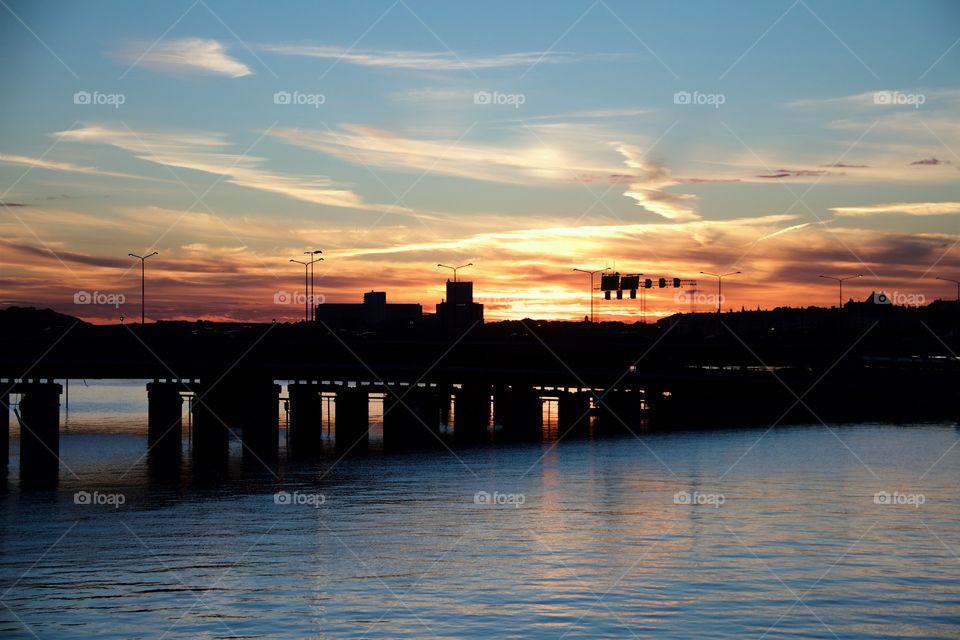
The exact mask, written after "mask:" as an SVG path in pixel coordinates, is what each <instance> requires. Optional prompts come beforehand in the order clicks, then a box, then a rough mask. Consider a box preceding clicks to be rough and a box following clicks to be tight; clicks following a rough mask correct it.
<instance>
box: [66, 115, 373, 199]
mask: <svg viewBox="0 0 960 640" xmlns="http://www.w3.org/2000/svg"><path fill="white" fill-rule="evenodd" d="M53 135H55V136H57V137H59V138H60V139H62V140H66V141H70V142H86V143H95V144H107V145H111V146H114V147H117V148H119V149H123V150H125V151H129V152H130V153H132V154H134V155H135V156H136V157H137V158H139V159H141V160H146V161H148V162H154V163H157V164H160V165H164V166H167V167H178V168H183V169H191V170H193V171H203V172H205V173H211V174H215V175H222V176H226V177H227V182H229V183H230V184H234V185H237V186H241V187H247V188H250V189H258V190H260V191H268V192H271V193H278V194H281V195H284V196H287V197H289V198H293V199H295V200H302V201H304V202H312V203H315V204H322V205H329V206H332V207H344V208H348V209H362V208H366V206H367V205H365V204H364V203H363V201H362V200H361V198H360V197H359V196H358V195H357V194H355V193H353V192H352V191H350V190H349V189H346V188H344V187H341V186H338V185H336V184H335V183H333V181H331V180H330V179H329V178H327V177H325V176H302V175H293V176H291V175H283V174H279V173H275V172H271V171H268V170H265V169H263V168H261V165H262V164H263V162H264V159H263V158H258V157H255V156H249V155H243V154H237V153H233V152H231V151H229V146H230V145H229V143H228V142H227V141H226V140H225V139H224V136H223V135H222V134H217V133H173V132H149V131H142V132H139V133H135V132H133V131H131V130H128V129H120V128H114V127H110V126H108V125H96V124H94V125H87V126H83V127H80V128H77V129H72V130H70V131H61V132H59V133H55V134H53Z"/></svg>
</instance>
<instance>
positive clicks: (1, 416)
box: [0, 382, 10, 472]
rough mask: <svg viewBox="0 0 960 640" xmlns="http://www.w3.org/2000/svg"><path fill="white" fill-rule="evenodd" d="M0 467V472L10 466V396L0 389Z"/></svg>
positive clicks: (0, 383)
mask: <svg viewBox="0 0 960 640" xmlns="http://www.w3.org/2000/svg"><path fill="white" fill-rule="evenodd" d="M0 385H4V387H6V386H9V385H8V384H7V383H5V382H0ZM0 465H2V466H0V472H3V471H6V469H7V467H8V466H9V465H10V394H9V393H8V392H7V391H6V390H5V389H0Z"/></svg>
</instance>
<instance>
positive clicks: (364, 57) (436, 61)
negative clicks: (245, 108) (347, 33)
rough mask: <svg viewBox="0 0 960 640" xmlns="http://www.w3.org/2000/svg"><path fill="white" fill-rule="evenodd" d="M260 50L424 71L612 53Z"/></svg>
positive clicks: (265, 46)
mask: <svg viewBox="0 0 960 640" xmlns="http://www.w3.org/2000/svg"><path fill="white" fill-rule="evenodd" d="M255 48H256V49H258V50H260V51H266V52H268V53H275V54H280V55H287V56H301V57H307V58H317V59H320V60H330V61H332V62H345V63H348V64H354V65H360V66H365V67H384V68H388V69H419V70H424V71H457V70H460V71H462V70H464V69H474V70H476V69H495V68H503V67H527V66H530V65H532V64H537V63H539V64H569V63H572V62H579V61H581V60H586V59H609V58H610V57H611V55H612V54H604V55H596V54H591V55H585V54H575V53H569V52H559V51H530V52H519V53H503V54H498V55H487V56H471V55H468V54H462V55H461V54H455V53H453V52H450V51H396V50H382V49H379V50H378V49H348V48H346V47H339V46H318V45H310V44H261V45H257V46H256V47H255Z"/></svg>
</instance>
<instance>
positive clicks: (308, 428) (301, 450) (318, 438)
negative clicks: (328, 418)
mask: <svg viewBox="0 0 960 640" xmlns="http://www.w3.org/2000/svg"><path fill="white" fill-rule="evenodd" d="M287 392H288V395H289V396H290V449H291V452H292V453H293V454H294V455H298V456H299V455H310V454H314V453H317V452H318V451H320V447H321V446H322V441H323V398H322V397H321V395H320V386H319V385H317V384H291V385H289V386H288V387H287Z"/></svg>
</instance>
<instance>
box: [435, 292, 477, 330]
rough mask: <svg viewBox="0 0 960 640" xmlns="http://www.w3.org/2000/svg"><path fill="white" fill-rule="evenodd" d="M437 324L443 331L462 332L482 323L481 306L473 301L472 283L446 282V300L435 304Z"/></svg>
mask: <svg viewBox="0 0 960 640" xmlns="http://www.w3.org/2000/svg"><path fill="white" fill-rule="evenodd" d="M437 322H438V323H439V325H440V327H441V328H443V329H450V330H462V329H466V328H467V327H469V326H470V325H472V324H473V323H475V322H479V323H481V324H482V323H483V305H482V304H480V303H478V302H474V301H473V283H472V282H463V281H458V282H454V281H452V280H447V298H446V300H444V301H443V302H440V303H438V304H437Z"/></svg>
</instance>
